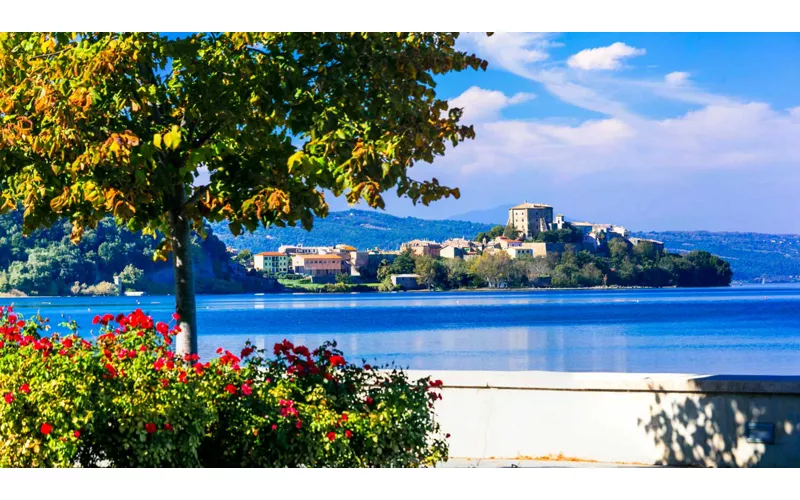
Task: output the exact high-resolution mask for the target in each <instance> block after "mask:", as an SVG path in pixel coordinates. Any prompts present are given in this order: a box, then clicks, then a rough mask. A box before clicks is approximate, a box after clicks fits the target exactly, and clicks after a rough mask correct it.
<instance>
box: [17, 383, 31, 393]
mask: <svg viewBox="0 0 800 500" xmlns="http://www.w3.org/2000/svg"><path fill="white" fill-rule="evenodd" d="M19 392H24V393H25V394H28V393H29V392H31V386H29V385H28V384H22V385H21V386H19Z"/></svg>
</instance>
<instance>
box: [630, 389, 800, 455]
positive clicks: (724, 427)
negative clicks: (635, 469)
mask: <svg viewBox="0 0 800 500" xmlns="http://www.w3.org/2000/svg"><path fill="white" fill-rule="evenodd" d="M798 381H800V377H747V376H744V377H743V376H727V375H718V376H711V377H699V378H696V379H692V380H690V381H689V387H688V388H685V389H682V390H681V391H674V390H668V388H665V387H664V386H663V385H656V384H653V385H651V387H650V389H651V390H653V398H654V401H653V403H652V404H651V405H650V408H649V417H648V418H643V419H642V418H640V419H639V421H638V423H639V426H640V427H642V428H643V429H644V430H645V432H646V433H647V434H648V435H649V436H650V437H651V438H652V439H653V443H654V444H655V445H656V448H657V449H658V453H660V454H661V457H660V459H659V460H658V461H657V463H658V464H661V465H671V466H694V467H756V466H759V467H776V466H779V467H786V466H790V467H792V466H795V467H796V466H798V465H800V450H798V448H800V446H798V432H799V431H800V427H799V426H798V421H797V420H798V417H799V416H800V398H798V395H797V394H792V393H782V392H781V390H780V389H778V388H779V387H780V386H781V384H783V387H784V388H785V387H786V383H787V382H788V383H793V384H792V385H795V384H796V383H797V382H798ZM776 384H777V385H776ZM753 424H755V425H756V426H757V428H756V429H753V427H752V426H753ZM770 429H771V430H772V439H771V441H772V442H771V443H770V442H769V441H770V432H769V430H770ZM759 430H762V431H763V430H765V433H763V432H762V433H759V432H758V431H759ZM764 441H766V442H764Z"/></svg>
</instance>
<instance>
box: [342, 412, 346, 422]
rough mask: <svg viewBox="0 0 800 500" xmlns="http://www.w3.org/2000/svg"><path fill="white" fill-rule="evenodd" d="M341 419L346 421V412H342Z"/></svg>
mask: <svg viewBox="0 0 800 500" xmlns="http://www.w3.org/2000/svg"><path fill="white" fill-rule="evenodd" d="M341 420H342V422H347V413H342V417H341Z"/></svg>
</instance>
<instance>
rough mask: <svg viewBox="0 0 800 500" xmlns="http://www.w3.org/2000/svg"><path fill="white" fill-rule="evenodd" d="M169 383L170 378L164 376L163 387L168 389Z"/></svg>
mask: <svg viewBox="0 0 800 500" xmlns="http://www.w3.org/2000/svg"><path fill="white" fill-rule="evenodd" d="M168 385H169V380H167V379H165V378H162V379H161V387H163V388H165V389H166V388H167V386H168Z"/></svg>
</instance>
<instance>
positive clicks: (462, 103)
mask: <svg viewBox="0 0 800 500" xmlns="http://www.w3.org/2000/svg"><path fill="white" fill-rule="evenodd" d="M535 98H536V96H535V95H534V94H529V93H527V92H519V93H517V94H514V95H513V96H511V97H507V96H506V95H505V94H504V93H502V92H500V91H499V90H485V89H482V88H480V87H470V88H469V89H467V90H466V91H465V92H464V93H463V94H461V95H460V96H458V97H456V98H455V99H451V100H450V101H448V104H449V105H450V107H451V108H463V109H464V116H463V118H462V120H463V121H464V123H474V122H480V121H486V120H493V119H496V118H497V117H498V116H499V114H500V110H502V109H503V108H506V107H508V106H514V105H517V104H522V103H524V102H527V101H530V100H531V99H535Z"/></svg>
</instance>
